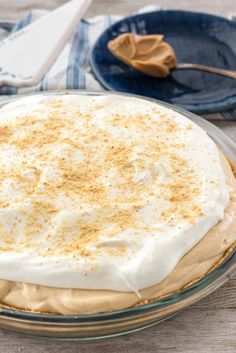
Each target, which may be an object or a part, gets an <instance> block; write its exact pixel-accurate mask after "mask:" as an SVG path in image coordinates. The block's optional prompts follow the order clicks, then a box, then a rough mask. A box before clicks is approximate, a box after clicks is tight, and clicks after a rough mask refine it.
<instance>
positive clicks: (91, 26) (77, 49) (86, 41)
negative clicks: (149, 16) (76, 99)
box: [0, 6, 236, 120]
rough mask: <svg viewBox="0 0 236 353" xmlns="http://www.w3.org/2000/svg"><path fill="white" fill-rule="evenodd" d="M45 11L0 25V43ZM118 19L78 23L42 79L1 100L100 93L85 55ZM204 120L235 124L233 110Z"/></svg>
mask: <svg viewBox="0 0 236 353" xmlns="http://www.w3.org/2000/svg"><path fill="white" fill-rule="evenodd" d="M156 9H160V7H157V6H147V7H145V8H142V9H141V10H140V11H139V12H140V13H141V12H142V13H143V12H148V11H153V10H156ZM46 13H47V11H44V10H34V11H32V12H30V13H28V14H26V15H25V16H24V17H23V18H22V19H21V20H20V21H19V22H17V23H13V22H7V21H0V40H1V39H3V38H5V37H6V36H8V35H9V34H10V33H13V32H16V31H18V30H19V29H21V28H23V27H24V26H26V25H28V24H29V23H31V22H33V21H35V20H36V19H38V18H39V17H41V16H43V15H45V14H46ZM121 18H122V16H118V15H109V16H107V15H102V16H96V17H93V18H90V19H86V20H82V21H80V23H79V24H78V25H77V27H76V29H75V32H74V34H73V36H72V38H71V39H70V40H69V41H68V43H67V44H66V46H65V47H64V49H63V50H62V52H61V53H60V55H59V56H58V58H57V60H56V61H55V63H54V64H53V66H52V67H51V69H50V70H49V71H48V72H47V73H46V75H45V76H44V77H43V79H42V80H41V81H40V82H39V83H38V84H37V85H35V86H31V87H22V88H16V87H10V86H4V87H0V95H1V99H3V98H5V97H6V96H8V95H17V94H25V93H28V92H37V91H46V90H59V89H87V90H91V91H102V90H104V89H103V88H102V87H101V85H100V84H99V82H98V81H97V80H96V79H95V77H94V76H93V74H92V72H91V68H90V65H89V53H90V50H91V48H92V47H93V44H94V43H95V41H96V40H97V38H98V37H99V35H100V34H101V33H102V32H103V31H104V30H105V29H106V28H107V27H108V26H110V25H111V24H113V23H114V22H116V21H119V20H120V19H121ZM205 117H206V118H207V119H226V120H236V109H235V110H231V111H227V112H224V113H215V114H210V115H205Z"/></svg>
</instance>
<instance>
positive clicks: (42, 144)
mask: <svg viewBox="0 0 236 353" xmlns="http://www.w3.org/2000/svg"><path fill="white" fill-rule="evenodd" d="M228 202H229V193H228V189H227V186H226V183H225V178H224V173H223V170H222V166H221V164H220V159H219V153H218V150H217V147H216V145H215V144H214V142H213V141H212V140H211V139H210V138H209V137H208V136H207V134H206V133H205V132H204V131H203V130H202V129H201V128H199V127H198V126H196V125H195V124H194V123H192V122H191V121H189V120H188V119H187V118H185V117H184V116H182V115H180V114H178V113H176V112H174V111H172V110H171V109H167V108H164V107H162V106H159V105H158V104H155V103H151V102H147V101H145V100H142V99H137V98H132V97H122V96H116V95H103V96H86V95H75V94H74V95H73V94H67V95H66V94H65V95H50V96H31V97H26V98H20V99H17V100H16V101H15V102H12V103H8V104H7V105H5V106H4V107H2V108H1V109H0V278H1V279H7V280H11V281H18V282H24V283H34V284H39V285H45V286H51V287H61V288H81V289H82V288H84V289H108V290H118V291H136V292H137V291H139V290H140V289H142V288H146V287H149V286H152V285H154V284H157V283H159V282H160V281H161V280H162V279H164V278H165V277H166V276H167V275H168V274H169V273H170V272H171V271H172V270H173V269H174V267H175V266H176V264H177V262H178V261H179V260H180V259H181V257H183V255H185V254H186V253H187V252H188V251H189V250H190V249H191V248H192V247H193V246H194V245H195V244H196V243H197V242H198V241H200V240H201V239H202V238H203V237H204V236H205V234H206V233H207V232H208V231H209V229H211V228H212V227H213V226H214V225H215V224H216V223H217V222H218V221H220V220H221V219H223V217H224V209H225V207H226V206H227V204H228Z"/></svg>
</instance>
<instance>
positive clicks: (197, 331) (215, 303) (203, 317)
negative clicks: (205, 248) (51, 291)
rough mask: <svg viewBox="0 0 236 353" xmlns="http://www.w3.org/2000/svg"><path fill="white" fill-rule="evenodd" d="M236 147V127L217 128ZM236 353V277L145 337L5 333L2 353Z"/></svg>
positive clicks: (227, 8) (103, 1)
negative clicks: (66, 338) (84, 338)
mask: <svg viewBox="0 0 236 353" xmlns="http://www.w3.org/2000/svg"><path fill="white" fill-rule="evenodd" d="M64 2H65V0H0V17H1V18H7V19H17V18H20V16H21V15H22V14H23V13H25V12H26V11H28V10H29V9H32V8H46V9H52V8H54V7H55V6H57V5H60V4H62V3H64ZM154 2H155V3H157V2H156V1H154V0H116V1H112V0H94V3H93V6H92V7H91V8H90V9H89V11H88V13H87V16H93V15H96V14H101V13H120V14H124V15H128V14H129V13H131V12H134V11H136V10H137V9H138V8H140V7H142V6H145V5H148V4H149V3H154ZM159 3H161V4H162V5H163V6H165V7H166V8H172V9H173V8H178V9H188V10H195V11H203V12H210V13H214V14H218V15H224V16H228V15H229V14H231V13H234V14H235V15H236V0H224V1H223V0H178V1H176V0H175V1H173V0H160V2H159ZM215 124H216V125H218V126H219V127H220V128H221V129H222V130H224V131H225V132H226V133H227V134H229V135H230V136H231V137H232V138H233V139H234V140H235V141H236V122H227V121H221V122H215ZM21 352H24V353H42V352H45V353H56V352H61V353H75V352H84V353H92V352H93V353H113V352H114V353H115V352H120V353H157V352H158V353H162V352H163V353H164V352H165V353H193V352H199V353H223V352H224V353H229V352H230V353H235V352H236V275H235V277H234V278H233V279H231V280H230V281H229V282H228V283H226V284H225V285H224V286H223V287H221V288H220V289H218V290H217V291H216V292H214V293H213V294H212V295H210V296H209V297H208V298H205V299H203V300H201V301H200V302H198V303H197V304H195V305H193V306H191V307H190V308H188V309H186V310H185V311H183V312H181V313H180V314H178V315H177V316H176V317H174V318H172V319H170V320H169V321H166V322H163V323H161V324H159V325H158V326H154V327H152V328H149V329H146V330H145V331H142V332H139V333H134V334H130V335H128V336H123V337H119V338H114V339H110V340H103V341H97V342H92V343H86V342H85V343H80V342H60V341H47V340H42V339H35V338H30V337H23V336H19V335H16V334H14V333H10V332H6V331H2V330H0V353H21Z"/></svg>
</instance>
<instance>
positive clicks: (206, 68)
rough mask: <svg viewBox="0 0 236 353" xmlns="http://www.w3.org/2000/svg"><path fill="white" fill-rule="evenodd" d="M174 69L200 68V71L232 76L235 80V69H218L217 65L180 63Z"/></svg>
mask: <svg viewBox="0 0 236 353" xmlns="http://www.w3.org/2000/svg"><path fill="white" fill-rule="evenodd" d="M174 70H200V71H205V72H210V73H212V74H217V75H221V76H226V77H230V78H234V79H235V80H236V71H231V70H224V69H219V68H217V67H212V66H206V65H200V64H184V63H180V64H177V66H176V68H175V69H174Z"/></svg>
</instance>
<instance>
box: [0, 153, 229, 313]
mask: <svg viewBox="0 0 236 353" xmlns="http://www.w3.org/2000/svg"><path fill="white" fill-rule="evenodd" d="M222 166H223V169H224V172H225V176H226V181H227V185H228V187H229V190H230V202H229V205H228V207H227V208H226V210H225V216H224V219H223V220H222V221H220V222H219V223H218V224H217V225H215V226H214V227H213V228H212V229H211V230H210V231H209V232H208V233H207V234H206V236H205V237H204V238H203V239H202V240H201V241H200V242H199V243H198V244H197V245H196V246H195V247H194V248H193V249H192V250H191V251H189V252H188V253H187V254H186V255H185V256H184V257H183V258H182V259H181V260H180V261H179V262H178V264H177V266H176V267H175V269H174V270H173V271H172V273H171V274H170V275H169V276H168V277H167V278H165V279H164V280H163V281H162V282H160V283H159V284H157V285H154V286H152V287H149V288H146V289H144V290H141V291H140V292H139V296H138V295H137V293H134V292H119V291H109V290H80V289H68V288H67V289H63V288H52V287H46V286H39V285H33V284H26V283H16V282H11V281H6V280H0V301H1V302H2V304H3V305H8V306H13V307H17V308H20V309H25V310H32V311H39V312H49V313H59V314H64V315H70V314H88V313H99V312H107V311H113V310H119V309H124V308H128V307H131V306H134V305H137V304H139V303H140V302H143V301H148V300H152V299H157V298H159V297H163V296H166V295H168V294H170V293H173V292H177V291H179V290H181V289H182V288H183V287H185V286H187V285H188V284H191V283H192V282H194V281H196V280H198V279H200V278H202V277H203V276H204V275H205V274H206V273H208V272H209V271H210V270H211V269H212V268H213V267H214V266H215V265H216V264H218V263H219V262H220V261H221V260H222V259H223V258H224V256H225V253H226V251H227V250H228V249H230V248H231V247H233V246H234V244H235V242H236V232H235V229H236V181H235V178H234V175H233V173H232V170H231V168H230V166H229V164H228V162H227V161H226V159H225V158H224V157H222Z"/></svg>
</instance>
